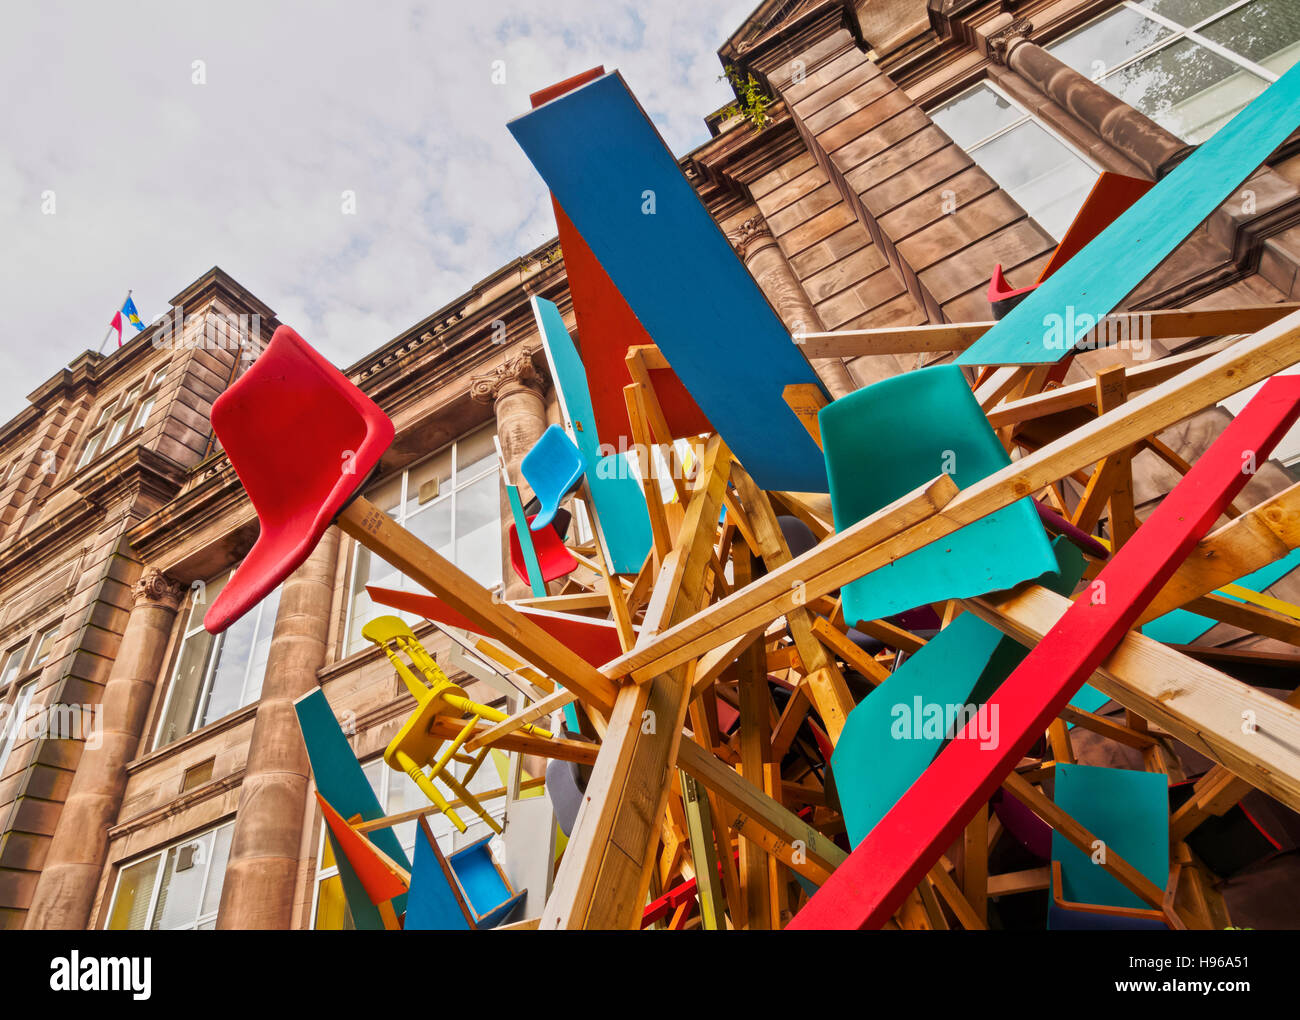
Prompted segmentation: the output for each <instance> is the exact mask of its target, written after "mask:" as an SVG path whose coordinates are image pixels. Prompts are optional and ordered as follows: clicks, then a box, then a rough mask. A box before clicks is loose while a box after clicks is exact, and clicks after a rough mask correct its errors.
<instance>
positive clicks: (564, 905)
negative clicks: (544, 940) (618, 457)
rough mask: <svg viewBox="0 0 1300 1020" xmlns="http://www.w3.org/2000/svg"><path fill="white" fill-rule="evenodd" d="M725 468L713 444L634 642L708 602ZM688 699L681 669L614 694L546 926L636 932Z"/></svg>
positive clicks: (719, 446)
mask: <svg viewBox="0 0 1300 1020" xmlns="http://www.w3.org/2000/svg"><path fill="white" fill-rule="evenodd" d="M731 462H732V461H731V453H730V451H729V450H728V449H727V447H726V444H724V443H723V442H722V440H721V439H720V438H719V437H718V436H716V435H715V436H713V437H712V438H711V439H710V440H709V444H708V447H707V450H706V452H705V456H704V463H703V465H702V467H701V469H700V472H699V474H698V475H697V477H696V480H695V487H694V491H693V493H692V495H691V500H690V504H689V505H688V507H687V509H686V515H685V518H684V521H683V524H682V527H681V531H680V533H679V537H678V543H677V545H676V546H675V547H674V549H673V551H672V552H671V553H670V554H669V555H668V558H667V560H666V561H665V562H664V565H663V568H662V569H661V570H660V573H659V580H658V582H657V583H656V585H655V590H654V594H653V595H652V596H651V599H650V605H649V607H648V608H647V610H646V617H645V622H644V624H643V626H642V631H641V637H640V638H639V640H645V639H646V637H647V635H648V634H653V633H654V632H655V631H656V630H659V629H660V628H663V627H665V626H667V625H669V624H671V623H673V622H676V621H677V620H679V619H683V618H685V617H687V616H689V615H691V614H693V613H695V612H696V611H697V610H698V609H699V605H700V602H701V600H702V599H703V598H705V597H706V595H707V588H706V577H707V576H710V575H709V572H708V569H707V568H708V564H709V561H710V559H711V557H712V555H713V541H714V538H715V536H716V529H717V522H718V513H719V510H720V508H721V505H722V493H723V491H724V490H725V489H726V486H727V480H728V476H729V474H730V470H731ZM689 700H690V677H689V671H688V670H687V669H686V668H685V667H680V666H679V667H677V668H675V669H674V670H672V671H670V672H665V673H664V674H663V675H662V676H660V677H657V678H655V680H654V681H653V682H651V683H649V684H644V685H640V686H637V687H631V688H625V689H624V690H623V691H621V692H620V694H619V697H618V699H617V702H616V703H615V705H614V708H613V711H612V713H611V715H610V717H609V723H608V726H607V727H606V730H605V734H604V739H603V742H602V743H601V747H600V755H599V757H598V758H597V760H596V767H595V769H594V770H593V771H592V775H591V779H590V781H589V782H588V784H587V794H586V795H587V801H586V804H585V807H584V809H583V811H582V813H581V814H580V815H579V817H578V824H577V826H576V827H575V831H574V832H573V834H572V835H571V836H570V838H569V845H568V847H567V849H566V850H565V854H564V860H563V861H562V862H561V864H560V869H559V872H558V873H557V874H556V878H555V886H554V889H553V890H552V893H551V897H550V899H548V900H547V903H546V909H545V910H544V911H543V913H542V924H541V926H542V927H543V928H546V929H551V928H595V929H627V930H635V929H636V928H637V927H639V925H640V918H641V911H642V908H643V907H644V906H645V898H646V894H647V892H648V890H649V887H650V875H651V869H652V867H653V864H654V854H653V849H654V845H655V842H656V841H657V840H658V838H659V819H660V818H661V817H662V815H663V812H664V807H665V804H666V803H667V799H668V789H669V783H670V779H671V776H672V771H671V769H672V765H673V761H674V759H675V758H676V756H677V753H678V752H677V745H678V744H679V743H680V741H681V735H682V724H683V723H684V722H685V718H686V709H687V705H688V703H689Z"/></svg>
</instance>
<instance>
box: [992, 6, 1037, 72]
mask: <svg viewBox="0 0 1300 1020" xmlns="http://www.w3.org/2000/svg"><path fill="white" fill-rule="evenodd" d="M1033 31H1034V26H1033V23H1032V22H1030V21H1029V20H1028V19H1027V18H1016V19H1015V20H1014V21H1012V22H1011V24H1009V25H1007V26H1005V27H1004V28H1000V29H998V30H997V31H996V32H994V33H993V34H992V35H990V36H989V38H988V47H989V59H990V60H991V61H993V63H995V64H1002V65H1003V66H1004V67H1005V66H1006V63H1007V54H1008V53H1009V52H1010V50H1011V46H1012V44H1013V43H1014V42H1015V41H1016V40H1017V39H1028V38H1029V36H1030V34H1031V33H1032V32H1033Z"/></svg>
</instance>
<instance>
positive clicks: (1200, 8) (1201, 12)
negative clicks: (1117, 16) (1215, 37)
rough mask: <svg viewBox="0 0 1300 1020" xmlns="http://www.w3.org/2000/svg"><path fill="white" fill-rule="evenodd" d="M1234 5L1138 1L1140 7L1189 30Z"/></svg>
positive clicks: (1208, 0) (1220, 0) (1216, 0)
mask: <svg viewBox="0 0 1300 1020" xmlns="http://www.w3.org/2000/svg"><path fill="white" fill-rule="evenodd" d="M1232 3H1233V0H1138V6H1139V7H1143V8H1145V9H1146V10H1148V11H1154V12H1155V13H1156V14H1159V15H1160V16H1161V17H1163V18H1168V19H1169V20H1170V21H1176V22H1178V24H1180V25H1183V26H1185V27H1187V28H1191V27H1192V26H1193V25H1199V24H1200V23H1201V22H1202V21H1204V20H1205V19H1206V18H1209V17H1213V16H1214V15H1215V14H1218V13H1219V11H1221V10H1223V9H1224V8H1225V7H1231V6H1232Z"/></svg>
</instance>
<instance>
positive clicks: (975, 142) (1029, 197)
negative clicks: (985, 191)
mask: <svg viewBox="0 0 1300 1020" xmlns="http://www.w3.org/2000/svg"><path fill="white" fill-rule="evenodd" d="M930 118H931V119H932V120H933V121H934V122H935V123H936V124H938V125H939V127H940V128H942V129H943V130H944V132H945V133H946V134H947V135H948V136H949V137H950V138H951V139H952V140H953V141H954V142H956V143H957V144H958V145H960V146H961V147H962V148H963V149H965V150H966V152H967V154H968V155H969V156H970V158H971V159H973V160H974V161H975V162H976V163H978V164H979V165H980V168H981V169H983V170H984V172H985V173H987V174H988V175H989V176H990V177H992V178H993V179H994V180H995V181H997V183H998V184H999V185H1001V187H1002V188H1003V189H1004V190H1005V191H1006V192H1007V193H1008V194H1009V195H1011V197H1012V198H1014V199H1015V200H1016V201H1017V202H1018V203H1019V204H1020V207H1021V208H1022V209H1024V210H1025V212H1027V213H1029V215H1030V216H1032V217H1033V218H1034V219H1035V220H1037V221H1038V223H1039V225H1040V226H1042V228H1043V229H1044V230H1046V231H1047V232H1048V233H1049V234H1051V235H1052V236H1053V237H1055V238H1057V239H1059V238H1060V237H1061V236H1062V235H1063V234H1064V233H1065V231H1066V228H1068V227H1069V225H1070V221H1071V220H1073V219H1074V215H1075V213H1077V212H1078V211H1079V207H1080V206H1081V205H1083V200H1084V198H1086V197H1087V195H1088V191H1089V190H1090V189H1091V188H1092V185H1093V182H1094V181H1096V179H1097V169H1096V168H1095V167H1094V166H1093V165H1092V164H1091V163H1090V162H1089V161H1088V160H1086V159H1085V158H1084V157H1083V156H1082V155H1080V154H1079V153H1078V152H1076V151H1075V150H1074V149H1073V148H1072V147H1071V146H1069V145H1067V144H1066V143H1065V142H1064V141H1063V140H1062V139H1061V138H1059V137H1058V136H1057V135H1055V134H1054V133H1052V132H1051V131H1048V130H1047V128H1045V127H1043V125H1042V124H1040V123H1038V121H1036V120H1034V118H1033V117H1032V116H1031V115H1030V114H1029V112H1028V111H1027V110H1025V109H1024V108H1023V107H1021V106H1020V105H1018V104H1017V103H1016V102H1015V101H1014V100H1012V99H1011V98H1010V97H1009V96H1007V95H1006V94H1005V93H1003V92H1002V91H1001V90H1000V89H999V88H998V87H997V86H995V85H993V84H992V83H990V82H980V84H978V85H976V86H975V87H974V88H972V89H968V90H967V91H965V92H963V93H962V94H961V95H959V96H957V97H956V98H955V99H951V100H949V101H948V102H946V103H944V104H943V105H942V106H940V107H938V108H936V109H934V110H931V111H930Z"/></svg>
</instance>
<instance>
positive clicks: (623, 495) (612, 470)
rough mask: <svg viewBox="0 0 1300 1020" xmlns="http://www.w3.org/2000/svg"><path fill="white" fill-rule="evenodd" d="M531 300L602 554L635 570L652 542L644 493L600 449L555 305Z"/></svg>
mask: <svg viewBox="0 0 1300 1020" xmlns="http://www.w3.org/2000/svg"><path fill="white" fill-rule="evenodd" d="M532 304H533V316H534V318H535V319H536V320H537V328H538V330H539V331H540V332H541V335H542V346H543V347H545V349H546V359H547V362H548V363H549V364H550V367H551V375H552V376H553V377H554V379H555V392H556V393H557V394H558V395H559V398H560V413H561V414H562V415H563V416H564V425H565V428H566V430H567V431H568V433H569V437H570V438H571V439H573V441H574V442H575V443H577V444H578V449H579V450H581V451H582V456H583V459H585V460H586V462H587V484H588V485H589V486H590V487H591V498H592V500H593V501H594V502H595V504H596V525H597V531H598V533H599V534H600V536H601V538H602V540H603V541H604V547H605V556H606V559H607V561H608V562H609V564H610V569H611V570H613V571H614V573H616V574H635V573H636V572H637V571H639V570H640V569H641V565H642V564H643V563H644V562H645V558H646V554H647V553H649V552H650V544H651V541H652V537H651V534H650V512H649V510H647V509H646V505H645V494H644V493H643V492H642V491H641V485H640V483H639V482H637V480H636V476H635V475H633V473H632V469H631V467H630V465H629V463H628V455H627V454H626V453H618V452H612V450H613V448H612V447H611V446H606V447H605V450H604V451H602V449H601V442H600V437H599V436H598V435H597V433H596V415H595V412H594V411H593V410H592V406H591V391H590V389H589V388H588V385H587V372H586V369H585V368H584V367H583V364H582V359H581V358H580V357H579V356H578V350H577V348H576V347H575V346H574V344H573V338H572V337H571V336H569V331H568V330H567V329H566V328H565V326H564V318H563V316H561V315H560V310H559V309H558V308H557V307H556V306H555V304H554V302H551V301H547V300H546V299H545V298H539V297H534V298H533V299H532Z"/></svg>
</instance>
